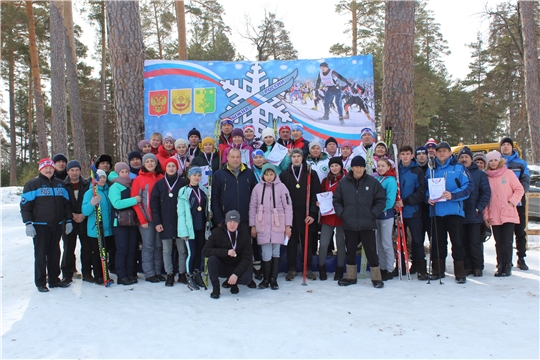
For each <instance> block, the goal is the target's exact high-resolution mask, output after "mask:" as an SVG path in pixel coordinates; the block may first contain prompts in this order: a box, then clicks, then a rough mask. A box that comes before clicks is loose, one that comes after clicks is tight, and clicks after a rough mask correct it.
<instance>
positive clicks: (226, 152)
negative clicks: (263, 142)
mask: <svg viewBox="0 0 540 360" xmlns="http://www.w3.org/2000/svg"><path fill="white" fill-rule="evenodd" d="M233 148H235V149H240V151H241V152H244V151H247V152H248V154H249V162H248V163H247V164H246V165H247V166H248V167H249V168H250V169H251V168H252V167H253V158H252V157H251V154H252V153H253V148H252V147H251V146H249V145H248V144H247V143H246V142H245V141H244V142H243V143H242V144H240V145H236V144H231V145H229V146H227V147H226V148H225V150H224V151H223V156H222V157H221V164H225V163H226V162H227V157H228V156H229V151H230V150H231V149H233Z"/></svg>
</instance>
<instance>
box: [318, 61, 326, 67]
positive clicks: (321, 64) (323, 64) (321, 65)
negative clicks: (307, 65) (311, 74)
mask: <svg viewBox="0 0 540 360" xmlns="http://www.w3.org/2000/svg"><path fill="white" fill-rule="evenodd" d="M319 66H320V67H323V66H326V67H328V63H327V62H326V61H323V62H322V63H320V64H319Z"/></svg>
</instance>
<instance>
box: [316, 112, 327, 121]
mask: <svg viewBox="0 0 540 360" xmlns="http://www.w3.org/2000/svg"><path fill="white" fill-rule="evenodd" d="M317 120H330V118H329V117H328V113H324V116H322V117H320V118H318V119H317Z"/></svg>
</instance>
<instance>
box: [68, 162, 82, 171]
mask: <svg viewBox="0 0 540 360" xmlns="http://www.w3.org/2000/svg"><path fill="white" fill-rule="evenodd" d="M73 168H79V170H80V169H81V163H80V162H78V161H77V160H71V161H70V162H68V163H67V166H66V171H69V170H70V169H73Z"/></svg>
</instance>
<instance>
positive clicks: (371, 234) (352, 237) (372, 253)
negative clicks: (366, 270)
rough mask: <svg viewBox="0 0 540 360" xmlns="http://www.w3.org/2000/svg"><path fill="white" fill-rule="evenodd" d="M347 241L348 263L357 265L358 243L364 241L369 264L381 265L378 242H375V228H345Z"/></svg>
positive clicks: (363, 244)
mask: <svg viewBox="0 0 540 360" xmlns="http://www.w3.org/2000/svg"><path fill="white" fill-rule="evenodd" d="M343 232H344V233H345V241H346V242H347V265H356V251H357V248H358V244H359V243H360V242H362V246H363V247H364V251H365V252H366V257H367V259H368V263H369V266H371V267H377V266H379V257H378V256H377V244H376V243H375V231H374V230H346V229H345V230H344V231H343Z"/></svg>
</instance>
